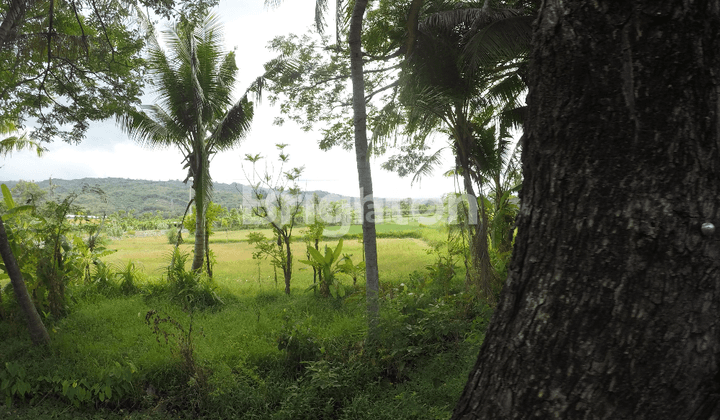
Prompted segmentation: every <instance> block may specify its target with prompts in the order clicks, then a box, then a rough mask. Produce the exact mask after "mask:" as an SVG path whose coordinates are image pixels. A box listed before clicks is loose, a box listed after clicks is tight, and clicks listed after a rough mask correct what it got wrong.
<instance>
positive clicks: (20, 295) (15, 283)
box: [0, 218, 50, 345]
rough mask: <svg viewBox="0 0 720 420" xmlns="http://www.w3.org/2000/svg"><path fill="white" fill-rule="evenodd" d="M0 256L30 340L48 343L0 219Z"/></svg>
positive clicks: (46, 333)
mask: <svg viewBox="0 0 720 420" xmlns="http://www.w3.org/2000/svg"><path fill="white" fill-rule="evenodd" d="M0 255H2V259H3V262H4V263H5V268H6V269H7V272H8V276H10V283H11V284H12V287H13V291H14V292H15V299H16V300H17V301H18V304H19V305H20V309H21V310H22V312H23V314H24V315H25V320H26V321H27V324H28V330H29V331H30V339H31V340H32V342H33V344H35V345H41V344H48V343H50V336H49V335H48V332H47V330H46V329H45V325H44V324H43V323H42V320H41V319H40V315H39V314H38V312H37V310H36V309H35V305H34V304H33V301H32V299H30V294H29V293H28V290H27V287H26V286H25V280H23V277H22V273H21V272H20V267H18V264H17V261H16V260H15V255H13V253H12V250H11V249H10V242H9V241H8V237H7V232H5V224H4V223H3V220H2V218H0Z"/></svg>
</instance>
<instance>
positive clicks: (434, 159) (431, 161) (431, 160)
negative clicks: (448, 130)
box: [410, 147, 446, 185]
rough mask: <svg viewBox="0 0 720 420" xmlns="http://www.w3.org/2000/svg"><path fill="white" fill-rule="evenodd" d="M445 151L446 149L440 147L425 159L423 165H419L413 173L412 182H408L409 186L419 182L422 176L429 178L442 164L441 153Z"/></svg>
mask: <svg viewBox="0 0 720 420" xmlns="http://www.w3.org/2000/svg"><path fill="white" fill-rule="evenodd" d="M445 149H446V147H441V148H440V149H438V150H437V151H435V153H433V154H432V155H430V156H428V157H427V158H426V159H425V161H424V162H423V164H422V165H420V167H419V168H418V169H417V171H415V175H414V176H413V179H412V181H410V185H413V184H414V183H415V182H416V181H417V182H420V180H421V179H422V177H423V176H429V175H430V174H432V173H433V171H434V170H435V168H436V167H437V166H439V165H440V163H441V162H442V151H443V150H445Z"/></svg>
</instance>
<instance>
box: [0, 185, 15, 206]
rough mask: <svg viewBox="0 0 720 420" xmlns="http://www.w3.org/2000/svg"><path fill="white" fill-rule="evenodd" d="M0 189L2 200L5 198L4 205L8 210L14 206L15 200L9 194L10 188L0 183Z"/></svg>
mask: <svg viewBox="0 0 720 420" xmlns="http://www.w3.org/2000/svg"><path fill="white" fill-rule="evenodd" d="M0 189H2V195H3V200H5V207H7V208H8V210H12V208H13V207H15V200H13V198H12V194H10V189H9V188H8V187H7V185H5V184H2V185H0Z"/></svg>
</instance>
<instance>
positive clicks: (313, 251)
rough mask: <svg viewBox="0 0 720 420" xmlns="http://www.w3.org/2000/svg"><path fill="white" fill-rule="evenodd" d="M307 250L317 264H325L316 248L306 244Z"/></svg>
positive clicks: (323, 258)
mask: <svg viewBox="0 0 720 420" xmlns="http://www.w3.org/2000/svg"><path fill="white" fill-rule="evenodd" d="M308 252H310V256H311V257H312V258H313V259H314V260H315V261H317V263H318V264H321V265H325V257H323V255H322V254H321V253H320V251H318V250H317V249H315V248H313V247H311V246H308Z"/></svg>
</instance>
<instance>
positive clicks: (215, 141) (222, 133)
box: [206, 94, 255, 151]
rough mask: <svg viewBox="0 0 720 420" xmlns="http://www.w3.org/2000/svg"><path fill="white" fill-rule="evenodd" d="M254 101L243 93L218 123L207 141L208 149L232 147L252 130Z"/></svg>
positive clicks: (218, 149)
mask: <svg viewBox="0 0 720 420" xmlns="http://www.w3.org/2000/svg"><path fill="white" fill-rule="evenodd" d="M254 112H255V111H254V107H253V103H252V102H251V101H250V100H248V97H247V94H245V95H243V97H242V98H240V100H239V101H237V103H235V105H233V107H232V108H230V109H229V110H228V111H227V112H226V113H225V116H224V117H223V118H222V119H221V120H220V121H219V122H218V123H217V125H216V126H215V129H214V130H213V132H212V133H211V134H210V137H209V138H208V141H207V146H206V147H207V148H208V150H212V151H223V150H228V149H230V148H232V147H233V146H234V145H235V144H236V143H237V141H238V140H240V139H242V138H244V137H245V136H246V135H247V134H248V133H249V132H250V124H251V123H252V120H253V116H254Z"/></svg>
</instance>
